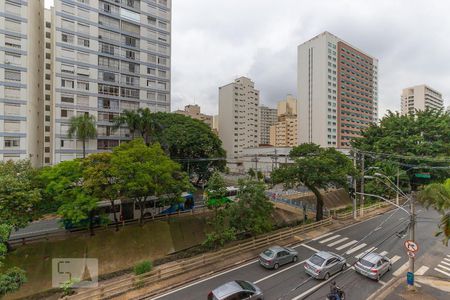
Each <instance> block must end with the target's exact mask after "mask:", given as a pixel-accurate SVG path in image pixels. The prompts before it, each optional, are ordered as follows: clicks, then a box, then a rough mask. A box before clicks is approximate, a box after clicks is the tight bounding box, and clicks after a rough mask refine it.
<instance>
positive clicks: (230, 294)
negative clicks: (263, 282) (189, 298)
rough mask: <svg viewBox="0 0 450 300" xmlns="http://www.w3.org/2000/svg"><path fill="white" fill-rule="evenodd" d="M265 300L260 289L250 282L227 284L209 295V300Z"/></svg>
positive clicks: (231, 282) (237, 281)
mask: <svg viewBox="0 0 450 300" xmlns="http://www.w3.org/2000/svg"><path fill="white" fill-rule="evenodd" d="M241 299H249V300H263V299H264V295H263V292H262V291H261V289H260V288H258V287H257V286H256V285H254V284H253V283H251V282H249V281H244V280H235V281H230V282H228V283H225V284H223V285H221V286H219V287H218V288H216V289H214V290H212V291H211V292H209V294H208V300H241Z"/></svg>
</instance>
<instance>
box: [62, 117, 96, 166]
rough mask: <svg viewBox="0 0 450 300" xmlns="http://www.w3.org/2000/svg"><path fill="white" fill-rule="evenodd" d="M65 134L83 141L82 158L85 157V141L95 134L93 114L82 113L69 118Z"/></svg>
mask: <svg viewBox="0 0 450 300" xmlns="http://www.w3.org/2000/svg"><path fill="white" fill-rule="evenodd" d="M67 135H68V137H69V138H73V137H75V138H76V139H77V140H80V141H81V142H82V143H83V158H84V157H86V142H87V141H88V140H89V139H93V138H95V137H96V136H97V129H96V125H95V118H94V116H92V115H89V114H82V115H79V116H74V117H72V118H70V123H69V130H68V131H67Z"/></svg>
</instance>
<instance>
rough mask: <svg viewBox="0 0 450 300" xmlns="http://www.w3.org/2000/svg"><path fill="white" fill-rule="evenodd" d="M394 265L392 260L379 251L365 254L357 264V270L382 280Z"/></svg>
mask: <svg viewBox="0 0 450 300" xmlns="http://www.w3.org/2000/svg"><path fill="white" fill-rule="evenodd" d="M391 267H392V264H391V261H390V259H389V258H387V257H386V256H383V255H380V254H378V253H374V252H372V253H369V254H366V255H365V256H363V257H362V258H360V259H359V260H358V262H357V263H356V264H355V271H356V272H357V273H359V274H361V275H364V276H366V277H369V278H371V279H375V280H380V278H381V276H383V275H384V274H385V273H386V272H387V271H389V270H390V269H391Z"/></svg>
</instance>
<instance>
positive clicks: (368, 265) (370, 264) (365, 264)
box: [359, 259, 375, 268]
mask: <svg viewBox="0 0 450 300" xmlns="http://www.w3.org/2000/svg"><path fill="white" fill-rule="evenodd" d="M359 263H360V264H362V265H363V266H365V267H369V268H372V267H373V266H375V264H374V263H371V262H370V261H367V260H365V259H361V260H360V261H359Z"/></svg>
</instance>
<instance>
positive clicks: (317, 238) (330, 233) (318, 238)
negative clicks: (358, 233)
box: [312, 232, 333, 241]
mask: <svg viewBox="0 0 450 300" xmlns="http://www.w3.org/2000/svg"><path fill="white" fill-rule="evenodd" d="M332 234H333V232H329V233H325V234H322V235H321V236H318V237H316V238H313V239H312V241H317V240H320V239H321V238H324V237H326V236H329V235H332Z"/></svg>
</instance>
